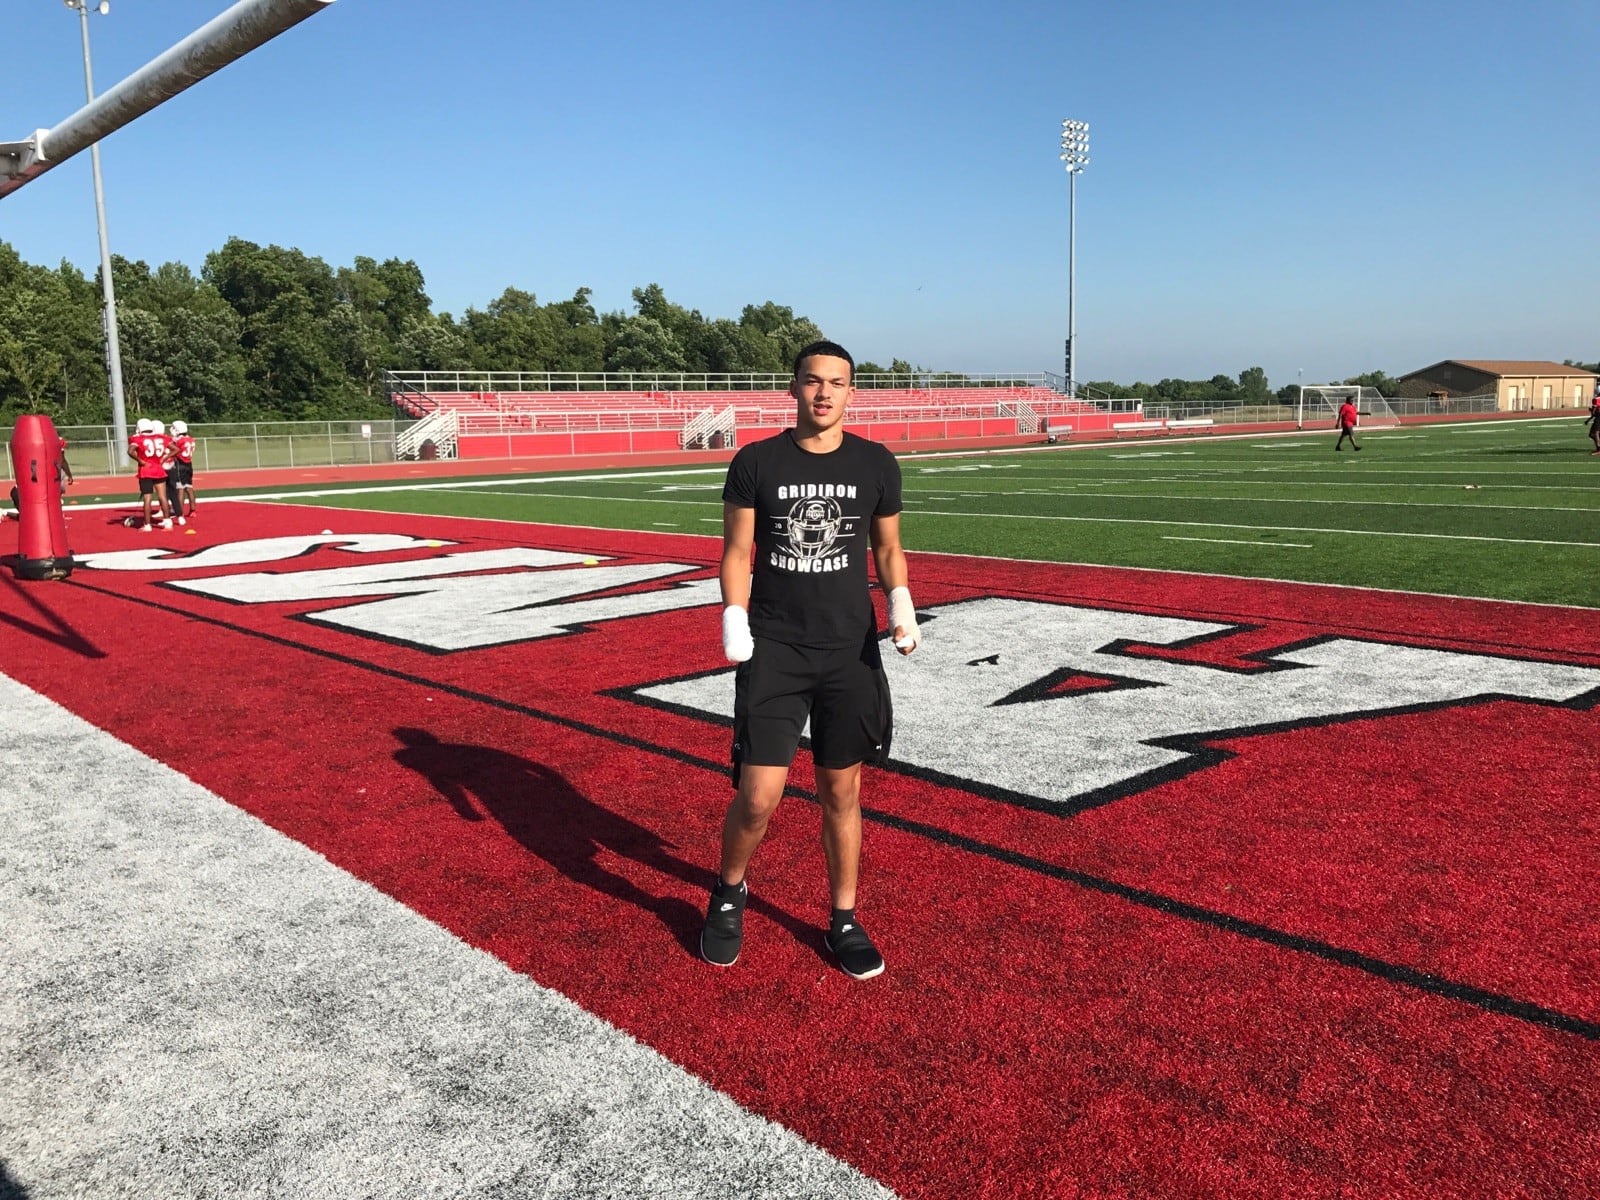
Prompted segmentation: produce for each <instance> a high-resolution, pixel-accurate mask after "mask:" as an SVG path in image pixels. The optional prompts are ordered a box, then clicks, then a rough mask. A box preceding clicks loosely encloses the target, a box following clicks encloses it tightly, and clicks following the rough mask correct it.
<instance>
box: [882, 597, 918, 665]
mask: <svg viewBox="0 0 1600 1200" xmlns="http://www.w3.org/2000/svg"><path fill="white" fill-rule="evenodd" d="M897 627H898V628H900V629H902V630H904V631H905V633H904V636H903V637H901V638H898V639H897V640H896V641H895V645H896V646H897V647H899V648H900V649H902V650H905V649H907V648H910V649H915V648H916V646H917V643H918V642H920V641H922V634H921V632H920V631H919V630H918V629H917V606H916V605H915V604H912V603H911V589H910V588H903V587H897V588H895V589H894V591H892V592H890V593H889V633H890V634H891V635H893V633H894V631H895V629H896V628H897Z"/></svg>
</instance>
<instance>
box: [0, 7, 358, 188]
mask: <svg viewBox="0 0 1600 1200" xmlns="http://www.w3.org/2000/svg"><path fill="white" fill-rule="evenodd" d="M66 2H67V6H68V7H69V8H80V6H81V5H83V4H85V3H87V2H88V0H66ZM333 2H334V0H238V3H236V4H235V5H234V6H233V7H232V8H230V9H228V10H227V11H226V12H224V13H222V14H221V15H219V16H217V17H214V18H213V19H212V20H211V21H209V22H207V23H206V24H205V25H203V26H201V27H200V28H199V29H197V30H195V31H194V32H193V33H191V34H190V35H189V36H188V37H186V38H185V39H184V40H183V41H181V42H179V43H178V44H177V45H176V46H173V47H172V48H171V49H169V50H167V51H166V52H165V53H163V54H161V55H160V56H158V57H157V58H154V59H152V60H151V61H150V62H148V63H146V64H145V65H144V66H142V67H140V68H139V69H138V70H137V71H135V72H134V73H133V74H132V75H130V76H128V77H127V78H126V79H124V80H122V81H121V82H120V83H117V84H114V85H113V86H112V87H111V88H109V89H108V90H107V91H106V92H105V94H104V95H102V96H98V97H96V98H95V99H93V100H91V101H90V102H89V103H88V104H86V105H84V106H83V107H82V108H80V109H79V110H78V111H77V112H75V113H73V114H72V115H71V116H69V117H67V118H66V120H64V121H61V122H60V123H59V124H57V125H56V126H55V127H54V128H51V129H39V130H35V131H34V133H33V136H32V137H29V138H25V139H23V140H21V141H16V142H0V196H7V195H9V194H10V193H12V192H14V191H16V190H17V189H18V188H20V187H22V186H23V185H24V184H26V183H27V182H28V181H29V180H31V179H35V178H37V177H38V176H40V175H42V174H43V173H44V172H45V171H48V170H49V169H50V168H52V167H54V166H57V165H59V164H60V163H63V162H65V161H66V160H67V159H69V158H71V157H72V156H73V155H74V154H77V153H78V152H79V151H80V150H85V149H87V148H88V147H89V146H91V145H93V144H94V143H95V142H97V141H99V140H100V139H101V138H103V137H105V136H106V135H107V134H110V133H114V132H116V131H117V130H118V129H121V128H122V127H123V126H124V125H126V124H128V122H130V121H132V120H133V119H134V118H136V117H139V116H142V115H143V114H144V113H147V112H149V111H150V110H151V109H152V108H155V107H156V106H157V105H159V104H162V103H163V102H165V101H167V100H170V99H171V98H172V97H173V96H176V95H177V94H178V93H179V92H182V91H183V90H184V89H186V88H189V87H192V86H194V85H195V84H196V83H199V82H200V81H201V80H202V79H204V78H206V76H208V75H211V74H213V73H214V72H216V71H219V70H221V69H222V68H223V67H225V66H227V65H228V64H229V63H231V62H233V61H234V60H235V59H238V58H242V57H244V55H246V54H248V53H249V52H250V51H252V50H254V49H256V48H257V47H258V46H261V45H263V44H265V43H266V42H269V41H271V40H272V39H273V38H275V37H277V36H278V34H280V33H282V32H283V31H284V30H286V29H289V28H291V27H292V26H294V25H296V24H298V23H299V22H300V21H303V20H305V19H306V18H307V17H309V16H311V15H312V14H313V13H318V12H322V11H324V10H325V9H326V8H327V6H328V5H330V4H332V3H333ZM96 7H97V8H99V9H100V10H101V11H104V9H105V8H106V7H108V6H107V5H104V4H102V5H97V6H96Z"/></svg>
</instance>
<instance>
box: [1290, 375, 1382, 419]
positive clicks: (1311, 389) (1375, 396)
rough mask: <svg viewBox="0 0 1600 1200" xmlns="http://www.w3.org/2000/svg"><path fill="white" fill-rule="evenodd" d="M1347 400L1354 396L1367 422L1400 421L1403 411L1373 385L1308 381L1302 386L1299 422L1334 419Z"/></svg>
mask: <svg viewBox="0 0 1600 1200" xmlns="http://www.w3.org/2000/svg"><path fill="white" fill-rule="evenodd" d="M1346 400H1354V401H1355V405H1356V411H1357V412H1358V413H1360V414H1361V420H1362V422H1363V423H1364V424H1372V425H1398V424H1399V423H1400V414H1399V413H1397V412H1395V411H1394V408H1393V407H1391V405H1390V404H1389V402H1388V401H1387V400H1385V399H1384V398H1383V393H1382V392H1380V391H1379V390H1378V389H1377V388H1374V387H1357V386H1356V385H1355V384H1352V383H1341V384H1332V383H1324V384H1316V385H1307V386H1305V387H1302V388H1301V389H1300V416H1299V421H1298V424H1300V425H1305V424H1307V423H1310V424H1312V425H1317V424H1323V423H1325V422H1326V423H1331V422H1332V421H1333V419H1334V418H1335V417H1336V416H1338V415H1339V408H1340V406H1341V405H1343V404H1344V402H1345V401H1346Z"/></svg>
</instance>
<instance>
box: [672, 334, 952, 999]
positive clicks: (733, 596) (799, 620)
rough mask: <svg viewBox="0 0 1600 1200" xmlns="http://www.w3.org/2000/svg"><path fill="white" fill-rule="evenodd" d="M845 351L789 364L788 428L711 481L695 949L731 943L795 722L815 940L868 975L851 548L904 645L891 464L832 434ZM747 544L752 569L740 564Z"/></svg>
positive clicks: (867, 688) (869, 655)
mask: <svg viewBox="0 0 1600 1200" xmlns="http://www.w3.org/2000/svg"><path fill="white" fill-rule="evenodd" d="M854 374H855V360H854V359H852V358H851V357H850V355H849V353H848V352H847V351H846V350H845V349H844V348H843V347H842V346H840V345H838V344H837V343H834V342H813V343H812V344H811V345H809V346H807V347H805V349H803V350H801V351H800V353H799V355H797V356H796V358H795V363H794V378H793V380H792V381H791V383H790V385H789V393H790V395H792V396H793V397H794V399H795V404H796V412H795V424H794V428H793V429H786V430H784V431H783V432H782V433H780V434H778V435H777V436H776V437H771V438H767V439H765V440H764V441H760V442H755V443H752V444H751V445H749V446H746V447H744V448H743V449H741V450H740V451H739V453H738V454H736V455H735V456H734V459H733V462H732V463H731V464H730V465H729V467H728V476H727V482H726V484H725V485H724V487H723V491H722V500H723V541H722V602H723V605H724V607H723V612H722V647H723V652H724V653H725V654H726V655H727V657H728V659H729V660H730V661H731V662H736V663H738V664H739V668H738V670H737V671H736V672H735V678H734V701H733V739H734V740H733V771H734V781H735V786H736V787H737V789H738V790H737V791H736V793H735V794H734V798H733V801H732V802H731V803H730V804H729V805H728V811H727V814H726V815H725V817H724V819H723V826H722V859H721V864H720V870H719V872H718V879H717V883H716V886H715V887H713V888H712V891H711V899H710V904H709V906H708V910H707V914H706V923H705V927H704V929H703V930H702V931H701V934H700V956H701V957H702V958H704V959H705V960H706V961H707V962H709V963H711V964H713V965H714V966H719V967H731V966H732V965H733V964H734V962H735V961H736V960H737V959H738V957H739V950H740V948H741V946H742V945H743V943H744V909H745V902H746V900H747V899H748V897H749V887H748V886H747V884H746V882H745V873H746V870H747V869H748V867H749V865H750V860H751V858H752V857H753V856H754V855H755V852H756V847H758V846H759V845H760V844H761V839H762V838H763V837H764V836H765V835H766V832H767V824H768V822H769V821H770V820H771V819H772V816H773V814H774V813H775V812H776V811H777V808H778V802H779V801H780V800H781V799H782V798H783V789H784V786H785V785H786V783H787V781H788V777H789V767H790V765H791V764H792V763H793V761H794V755H795V750H796V749H797V747H798V746H799V744H800V734H801V732H802V730H803V729H804V728H805V725H806V722H807V721H808V720H809V721H810V723H811V755H812V759H813V761H814V763H815V764H816V778H817V801H818V803H819V804H820V806H821V808H822V847H823V852H824V855H825V856H826V858H827V865H828V889H829V892H830V896H831V900H832V906H833V907H832V915H831V918H830V920H829V926H828V935H827V946H828V950H829V951H830V952H831V953H832V954H833V956H834V958H835V959H836V960H837V961H838V963H839V966H840V967H841V968H843V970H844V971H845V973H846V974H848V975H850V976H851V977H852V978H854V979H871V978H872V977H873V976H875V975H881V974H882V973H883V969H884V964H883V956H882V955H881V954H880V953H879V952H878V949H877V947H876V946H874V945H873V943H872V939H871V938H869V937H868V936H867V933H866V930H864V929H862V928H861V923H860V922H859V921H858V920H857V919H856V884H857V879H858V876H859V872H860V866H861V764H862V762H863V761H865V760H867V759H875V760H878V759H881V758H882V756H883V755H885V754H887V752H888V745H889V737H890V732H891V729H890V723H891V713H890V705H889V685H888V680H887V678H886V677H885V675H884V671H883V660H882V658H881V657H880V654H879V645H878V622H877V614H876V612H875V611H874V609H873V605H872V595H871V593H870V591H869V590H868V583H867V552H868V551H869V550H870V551H871V554H872V558H873V561H874V564H875V565H876V567H877V571H878V583H879V584H880V586H882V588H883V590H884V592H886V593H887V594H888V597H889V627H890V629H891V630H892V635H893V638H894V645H895V649H896V650H898V651H899V652H900V653H901V654H910V653H911V652H912V650H914V649H915V648H916V646H917V642H918V640H919V638H920V634H919V632H918V630H917V613H916V608H915V607H914V606H913V605H912V603H911V593H910V591H908V590H907V587H906V582H907V574H906V557H905V553H904V551H903V550H902V549H901V546H900V466H899V464H898V463H896V462H895V459H894V455H892V454H891V453H889V451H888V450H887V449H886V448H885V447H883V446H880V445H879V444H877V443H876V442H870V441H868V440H866V439H865V438H861V437H857V436H856V435H855V434H853V433H846V432H845V429H844V419H845V410H846V408H847V407H848V405H849V403H850V399H851V397H852V396H853V395H854V393H855V387H854V383H853V381H854ZM752 548H753V549H754V550H755V570H754V575H753V576H752V573H751V565H750V557H751V550H752Z"/></svg>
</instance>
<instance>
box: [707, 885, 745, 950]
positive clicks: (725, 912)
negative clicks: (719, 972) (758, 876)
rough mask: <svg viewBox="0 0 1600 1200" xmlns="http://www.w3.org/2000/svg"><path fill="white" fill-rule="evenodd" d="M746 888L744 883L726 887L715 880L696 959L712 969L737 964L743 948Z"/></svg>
mask: <svg viewBox="0 0 1600 1200" xmlns="http://www.w3.org/2000/svg"><path fill="white" fill-rule="evenodd" d="M749 898H750V888H749V886H748V885H747V884H745V883H744V881H742V880H741V881H740V883H739V886H738V887H729V886H728V885H727V884H725V883H723V882H722V880H720V879H719V880H717V884H716V886H715V887H713V888H712V889H711V902H710V904H709V905H708V906H707V908H706V923H705V927H704V928H703V929H701V930H700V957H701V958H703V959H705V960H706V961H707V962H708V963H710V964H711V965H712V966H714V967H731V966H733V964H734V963H736V962H738V961H739V948H740V947H741V946H743V945H744V905H745V901H746V900H748V899H749Z"/></svg>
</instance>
